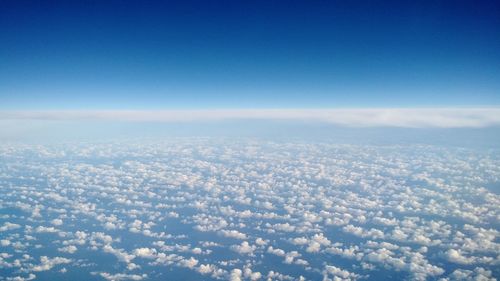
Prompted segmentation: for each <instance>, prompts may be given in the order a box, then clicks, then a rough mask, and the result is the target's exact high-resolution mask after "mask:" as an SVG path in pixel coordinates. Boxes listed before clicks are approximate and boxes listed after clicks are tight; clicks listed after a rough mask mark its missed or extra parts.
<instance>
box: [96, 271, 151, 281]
mask: <svg viewBox="0 0 500 281" xmlns="http://www.w3.org/2000/svg"><path fill="white" fill-rule="evenodd" d="M99 275H100V276H101V277H102V278H104V279H106V280H109V281H122V280H133V281H140V280H144V279H147V277H148V275H147V274H141V275H139V274H125V273H117V274H111V273H108V272H100V273H99Z"/></svg>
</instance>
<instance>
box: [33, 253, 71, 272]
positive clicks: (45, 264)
mask: <svg viewBox="0 0 500 281" xmlns="http://www.w3.org/2000/svg"><path fill="white" fill-rule="evenodd" d="M70 262H71V260H70V259H67V258H62V257H55V258H49V257H47V256H41V257H40V264H39V265H36V266H33V268H32V270H33V271H47V270H50V269H52V268H53V267H54V266H56V265H59V264H65V263H70Z"/></svg>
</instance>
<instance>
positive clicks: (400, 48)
mask: <svg viewBox="0 0 500 281" xmlns="http://www.w3.org/2000/svg"><path fill="white" fill-rule="evenodd" d="M0 42H1V44H0V110H4V111H12V110H15V111H19V110H20V111H29V110H212V109H247V108H252V109H269V108H285V109H286V108H304V109H308V108H309V109H311V108H312V109H315V108H335V109H343V108H429V107H433V108H435V107H439V108H450V107H451V108H457V107H458V108H463V107H473V108H480V107H498V106H499V105H500V79H498V77H500V2H498V1H314V2H311V1H23V0H20V1H18V0H16V1H11V0H6V1H1V2H0Z"/></svg>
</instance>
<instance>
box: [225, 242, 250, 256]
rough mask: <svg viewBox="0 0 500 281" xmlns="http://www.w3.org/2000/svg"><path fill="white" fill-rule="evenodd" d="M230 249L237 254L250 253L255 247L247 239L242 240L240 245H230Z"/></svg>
mask: <svg viewBox="0 0 500 281" xmlns="http://www.w3.org/2000/svg"><path fill="white" fill-rule="evenodd" d="M231 249H232V250H233V251H235V252H237V253H239V254H245V255H252V254H253V252H254V251H255V249H256V247H255V245H250V244H249V243H248V242H247V241H243V242H241V244H240V245H233V246H231Z"/></svg>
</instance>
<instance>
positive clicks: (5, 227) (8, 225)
mask: <svg viewBox="0 0 500 281" xmlns="http://www.w3.org/2000/svg"><path fill="white" fill-rule="evenodd" d="M18 228H21V226H20V225H19V224H16V223H10V222H5V223H4V224H3V225H2V226H0V232H3V231H9V230H14V229H18Z"/></svg>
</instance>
